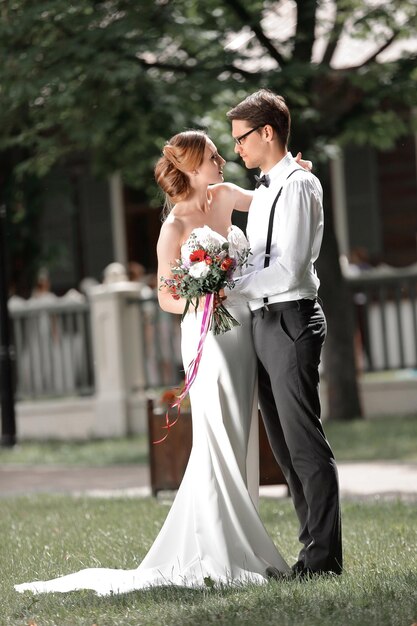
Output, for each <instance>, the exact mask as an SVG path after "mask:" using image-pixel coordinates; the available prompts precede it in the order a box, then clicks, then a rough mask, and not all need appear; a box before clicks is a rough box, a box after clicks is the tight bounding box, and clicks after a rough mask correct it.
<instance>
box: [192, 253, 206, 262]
mask: <svg viewBox="0 0 417 626" xmlns="http://www.w3.org/2000/svg"><path fill="white" fill-rule="evenodd" d="M205 256H206V253H205V252H204V250H194V252H191V254H190V261H191V263H195V262H200V261H204V257H205Z"/></svg>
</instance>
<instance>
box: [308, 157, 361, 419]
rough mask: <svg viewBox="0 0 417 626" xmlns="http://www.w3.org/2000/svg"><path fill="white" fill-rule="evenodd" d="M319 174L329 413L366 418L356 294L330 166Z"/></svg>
mask: <svg viewBox="0 0 417 626" xmlns="http://www.w3.org/2000/svg"><path fill="white" fill-rule="evenodd" d="M319 177H320V181H321V183H322V185H323V192H324V207H325V209H324V210H325V228H324V237H323V244H322V248H321V253H320V256H319V259H318V261H317V272H318V275H319V277H320V281H321V287H320V298H321V299H322V301H323V309H324V312H325V315H326V318H327V339H326V342H325V345H324V351H323V361H324V379H325V381H326V385H327V393H328V408H329V411H328V413H329V418H330V419H332V420H352V419H355V418H358V417H362V409H361V404H360V400H359V391H358V383H357V376H356V364H355V353H354V341H353V338H354V320H353V306H352V296H351V294H350V290H349V287H348V284H347V282H346V280H345V279H344V278H343V275H342V272H341V269H340V263H339V249H338V245H337V241H336V236H335V232H334V225H333V214H332V205H331V192H330V176H329V169H328V167H323V168H322V169H321V171H320V175H319Z"/></svg>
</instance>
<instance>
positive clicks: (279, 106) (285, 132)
mask: <svg viewBox="0 0 417 626" xmlns="http://www.w3.org/2000/svg"><path fill="white" fill-rule="evenodd" d="M227 117H228V118H229V120H245V121H246V122H249V123H250V125H251V126H252V127H253V128H256V127H261V126H266V125H267V124H269V126H272V128H273V129H274V130H275V132H276V133H277V135H278V138H279V141H280V143H281V144H282V146H283V147H287V144H288V138H289V135H290V128H291V115H290V112H289V109H288V107H287V105H286V103H285V100H284V98H283V97H282V96H278V95H277V94H275V93H273V92H272V91H270V90H269V89H260V90H259V91H255V93H253V94H251V95H250V96H248V97H247V98H245V99H244V100H243V101H242V102H240V103H239V104H237V105H236V106H235V107H233V109H230V111H228V112H227Z"/></svg>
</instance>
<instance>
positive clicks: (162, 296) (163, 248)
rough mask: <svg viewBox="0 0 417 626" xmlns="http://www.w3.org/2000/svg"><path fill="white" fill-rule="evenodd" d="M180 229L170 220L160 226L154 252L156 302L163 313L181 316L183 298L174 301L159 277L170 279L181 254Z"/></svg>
mask: <svg viewBox="0 0 417 626" xmlns="http://www.w3.org/2000/svg"><path fill="white" fill-rule="evenodd" d="M181 237H182V228H181V225H180V224H179V223H178V220H174V219H170V218H168V220H167V221H166V222H165V223H164V224H162V228H161V232H160V234H159V239H158V243H157V246H156V252H157V255H158V302H159V306H160V307H161V309H162V310H163V311H167V313H177V314H179V315H181V313H182V312H183V311H184V307H185V302H186V301H185V298H180V299H179V300H176V299H175V298H173V297H172V292H170V291H169V289H168V287H166V286H164V284H163V282H161V277H164V278H171V276H172V274H171V268H172V265H173V264H174V263H175V261H176V260H177V259H179V258H180V254H181Z"/></svg>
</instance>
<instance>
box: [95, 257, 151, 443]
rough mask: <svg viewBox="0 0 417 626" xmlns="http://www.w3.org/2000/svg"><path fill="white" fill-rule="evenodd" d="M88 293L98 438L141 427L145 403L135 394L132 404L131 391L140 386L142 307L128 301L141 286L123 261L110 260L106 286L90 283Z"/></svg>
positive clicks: (119, 435)
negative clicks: (128, 275)
mask: <svg viewBox="0 0 417 626" xmlns="http://www.w3.org/2000/svg"><path fill="white" fill-rule="evenodd" d="M89 295H90V299H91V324H92V338H93V354H94V372H95V388H96V425H95V428H94V431H95V433H96V435H97V436H98V437H122V436H125V435H128V434H130V433H132V432H138V431H141V430H142V431H144V430H145V424H146V402H145V400H144V398H143V401H142V402H138V399H137V398H136V401H135V402H133V403H132V394H135V393H136V396H137V393H138V390H143V387H144V363H143V339H142V324H141V310H140V307H139V306H138V305H136V304H129V299H131V300H134V299H137V298H138V296H139V286H138V285H137V284H135V283H132V282H129V281H128V280H127V278H126V275H125V270H124V267H123V266H122V265H120V264H118V263H112V264H111V265H110V266H108V268H106V271H105V282H104V284H103V285H99V286H96V287H93V288H92V289H91V291H90V293H89ZM142 395H143V394H142ZM141 404H143V409H142V410H141ZM142 412H143V415H142ZM132 420H133V422H134V423H132Z"/></svg>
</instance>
